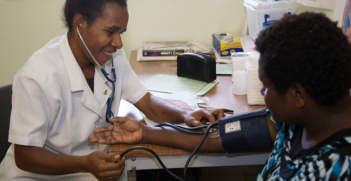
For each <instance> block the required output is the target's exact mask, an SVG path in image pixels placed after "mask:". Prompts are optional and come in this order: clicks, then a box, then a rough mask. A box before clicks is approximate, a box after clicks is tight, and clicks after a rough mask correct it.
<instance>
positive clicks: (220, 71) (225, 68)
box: [216, 64, 233, 75]
mask: <svg viewBox="0 0 351 181" xmlns="http://www.w3.org/2000/svg"><path fill="white" fill-rule="evenodd" d="M232 73H233V69H232V64H216V74H217V75H224V74H229V75H231V74H232Z"/></svg>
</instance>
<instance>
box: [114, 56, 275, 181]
mask: <svg viewBox="0 0 351 181" xmlns="http://www.w3.org/2000/svg"><path fill="white" fill-rule="evenodd" d="M136 55H137V52H136V51H132V53H131V56H130V61H129V63H130V65H131V66H132V68H133V70H134V71H135V73H136V74H137V76H138V77H139V79H140V80H141V81H142V82H144V81H146V80H148V79H149V78H151V77H152V76H154V75H155V74H167V75H176V72H177V69H176V68H177V62H176V61H136ZM217 81H218V82H219V83H218V84H217V85H216V86H215V87H214V88H212V89H211V90H210V91H209V92H207V93H206V94H205V95H204V96H206V97H208V98H209V100H210V102H209V104H210V105H211V106H213V107H218V108H227V109H232V110H234V114H238V113H242V112H247V111H251V110H256V109H260V108H263V107H265V106H250V105H248V103H247V97H246V95H240V96H239V95H233V94H232V93H231V87H232V80H231V75H217ZM118 115H119V116H126V115H129V116H130V115H132V116H134V117H136V119H138V120H142V116H141V115H140V114H139V112H138V110H137V109H136V108H135V107H134V106H133V105H131V104H129V103H127V102H126V101H122V102H121V106H120V111H119V113H118ZM137 145H138V146H145V147H148V148H150V149H152V150H154V151H155V152H156V153H157V154H158V155H160V156H161V159H162V161H163V162H164V163H165V165H166V166H167V167H168V168H182V167H184V164H185V162H186V159H187V158H188V155H189V154H190V153H188V152H186V151H183V150H179V149H174V148H170V147H165V146H159V145H152V144H137ZM134 146H136V145H124V144H119V145H111V146H110V154H120V153H122V152H123V151H124V150H126V149H128V148H131V147H134ZM269 151H270V150H267V149H264V150H259V151H258V152H257V151H256V152H244V153H235V154H201V155H196V156H195V157H194V158H193V161H192V162H191V163H190V164H189V167H206V166H207V167H209V166H234V165H258V164H264V162H265V161H266V159H267V158H268V156H269ZM145 156H151V154H150V153H148V152H146V151H142V150H140V151H139V150H135V151H132V152H129V153H128V154H127V155H126V158H127V159H126V170H132V167H133V168H135V167H136V169H138V170H140V169H155V168H161V166H160V165H159V164H158V163H157V161H155V159H153V157H147V158H146V157H145ZM131 157H132V158H131ZM136 157H138V158H136ZM133 160H134V161H133ZM121 179H122V180H127V179H128V178H127V176H126V174H124V176H122V178H121Z"/></svg>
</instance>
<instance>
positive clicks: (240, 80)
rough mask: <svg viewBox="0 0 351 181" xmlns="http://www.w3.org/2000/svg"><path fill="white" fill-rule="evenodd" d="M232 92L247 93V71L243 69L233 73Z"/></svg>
mask: <svg viewBox="0 0 351 181" xmlns="http://www.w3.org/2000/svg"><path fill="white" fill-rule="evenodd" d="M232 93H233V94H236V95H243V94H246V93H247V73H246V71H243V70H237V71H235V72H234V73H233V87H232Z"/></svg>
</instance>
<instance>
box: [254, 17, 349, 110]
mask: <svg viewBox="0 0 351 181" xmlns="http://www.w3.org/2000/svg"><path fill="white" fill-rule="evenodd" d="M255 44H256V49H257V50H258V51H259V52H260V53H261V57H260V61H262V64H261V65H262V66H263V67H262V70H263V74H264V75H265V77H266V78H267V80H269V81H270V82H271V83H272V84H273V86H274V87H275V88H276V90H277V92H278V93H286V92H287V90H288V88H289V86H290V85H291V84H292V83H298V84H300V85H301V86H303V87H304V88H305V89H306V91H307V93H308V94H309V95H310V96H311V98H312V99H313V100H314V101H316V102H317V103H318V104H319V105H323V106H327V107H333V106H335V105H336V103H337V102H338V101H339V100H340V98H341V97H342V96H343V95H345V93H347V92H348V91H349V89H350V88H351V45H350V44H349V42H348V40H347V37H346V36H345V35H344V34H343V32H342V30H341V29H340V28H338V27H337V23H336V22H332V21H331V20H330V19H328V18H327V17H326V16H325V15H324V14H321V13H311V12H306V13H302V14H299V15H285V16H284V17H283V18H282V19H281V20H279V21H276V22H274V23H273V24H272V25H271V26H269V27H268V28H267V29H265V30H263V31H261V33H260V34H259V36H258V38H257V39H256V41H255Z"/></svg>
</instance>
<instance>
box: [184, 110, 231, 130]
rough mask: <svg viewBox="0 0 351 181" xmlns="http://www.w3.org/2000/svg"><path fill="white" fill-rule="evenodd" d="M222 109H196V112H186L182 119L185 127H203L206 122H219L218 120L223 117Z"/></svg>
mask: <svg viewBox="0 0 351 181" xmlns="http://www.w3.org/2000/svg"><path fill="white" fill-rule="evenodd" d="M224 116H225V114H224V111H223V109H215V108H206V109H198V110H196V111H191V112H188V114H187V115H186V116H185V118H184V122H185V124H186V125H188V126H191V127H197V126H203V125H206V124H207V122H210V123H215V122H219V118H221V117H224Z"/></svg>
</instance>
